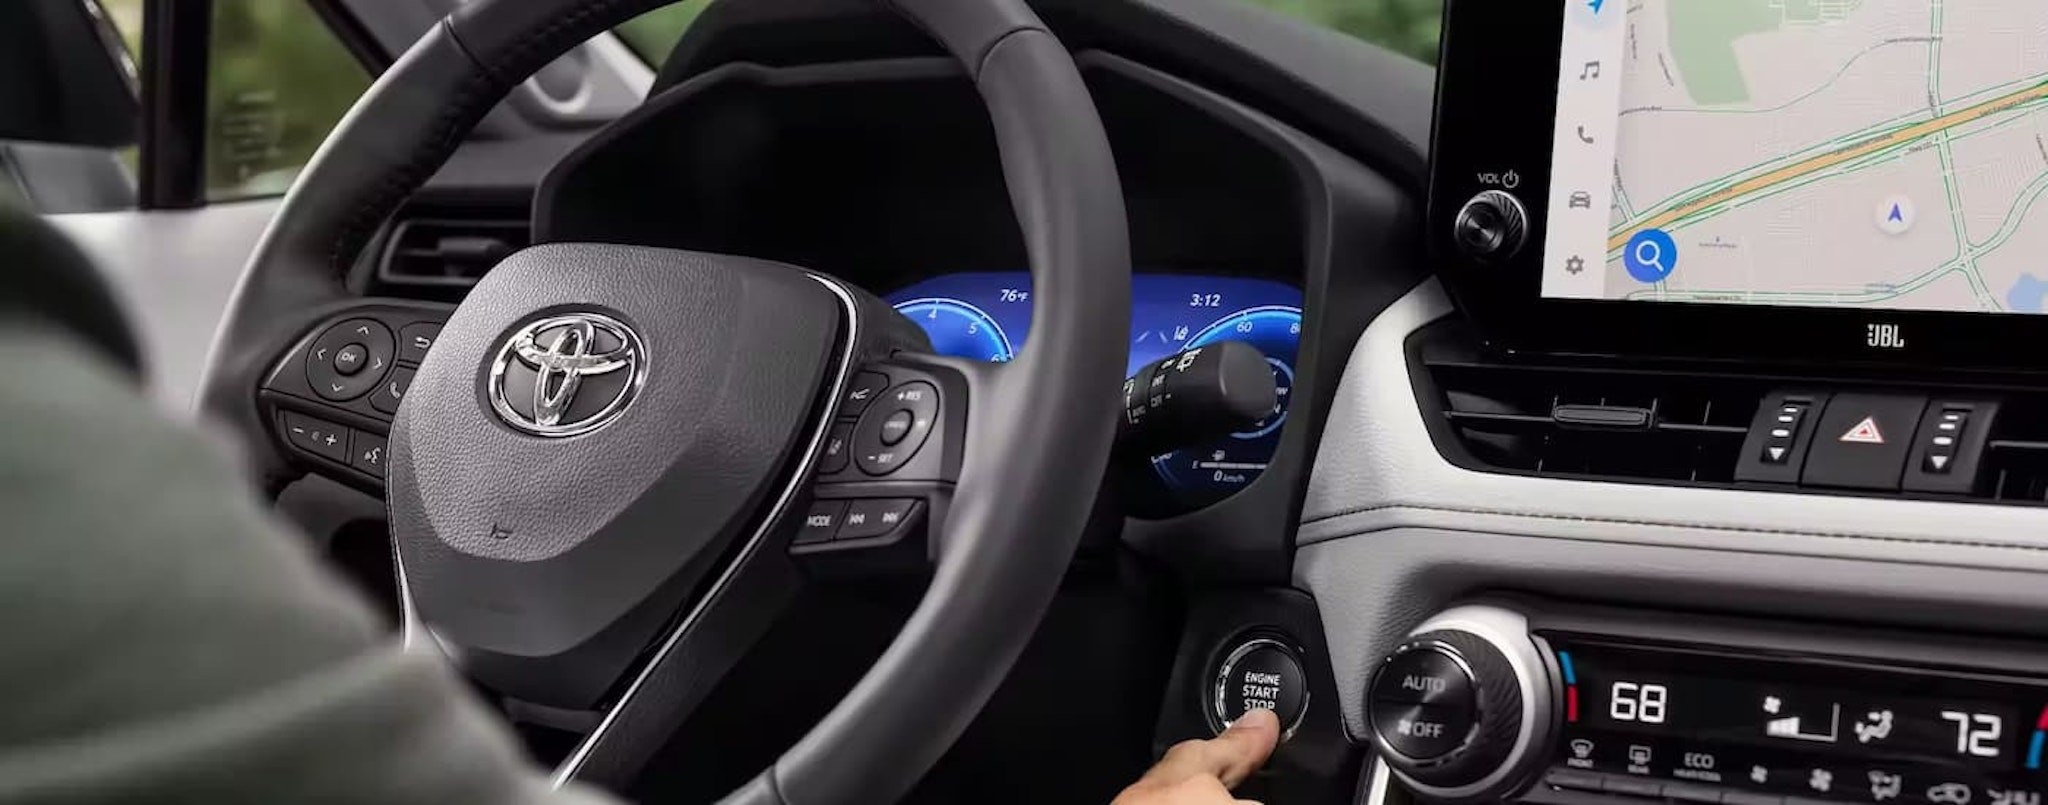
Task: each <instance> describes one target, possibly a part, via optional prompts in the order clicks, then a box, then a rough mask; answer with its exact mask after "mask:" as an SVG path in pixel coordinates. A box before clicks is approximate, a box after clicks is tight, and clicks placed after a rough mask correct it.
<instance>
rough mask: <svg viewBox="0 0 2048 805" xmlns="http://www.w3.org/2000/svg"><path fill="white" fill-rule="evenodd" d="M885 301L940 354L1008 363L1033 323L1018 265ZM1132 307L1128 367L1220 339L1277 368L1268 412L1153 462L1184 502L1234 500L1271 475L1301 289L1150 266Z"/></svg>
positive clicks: (929, 284) (907, 290)
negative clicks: (1237, 343)
mask: <svg viewBox="0 0 2048 805" xmlns="http://www.w3.org/2000/svg"><path fill="white" fill-rule="evenodd" d="M885 298H886V299H887V300H888V302H889V303H890V304H891V305H894V306H895V307H896V309H897V310H898V311H900V312H902V313H903V315H905V316H906V317H908V318H909V319H910V320H911V321H913V322H916V323H917V324H918V326H919V327H922V328H923V329H924V331H925V334H926V335H928V336H930V337H931V341H932V347H933V348H934V349H935V350H936V351H937V352H938V353H939V354H941V355H948V356H952V357H957V358H969V359H973V360H981V361H991V362H1003V361H1008V360H1010V359H1011V358H1013V357H1015V356H1016V355H1017V352H1018V350H1020V349H1023V348H1024V345H1025V339H1026V337H1027V336H1028V335H1029V334H1030V330H1031V275H1030V274H1027V273H1025V272H1021V271H992V272H967V273H956V274H943V275H940V276H936V277H931V278H929V279H925V280H922V281H920V282H917V283H915V284H912V285H909V286H907V287H903V288H900V289H898V290H896V291H894V292H892V293H890V294H888V295H887V296H886V297H885ZM1131 304H1132V309H1131V339H1130V343H1129V347H1128V349H1129V355H1130V357H1129V360H1128V363H1127V364H1126V366H1125V373H1126V374H1131V373H1135V372H1136V371H1137V370H1138V369H1139V368H1140V367H1143V366H1145V365H1146V364H1149V363H1152V362H1153V361H1156V360H1159V359H1160V358H1164V357H1166V356H1168V355H1174V354H1177V353H1180V352H1184V351H1187V350H1191V349H1197V348H1200V347H1203V346H1207V345H1210V344H1214V343H1218V342H1222V341H1240V342H1243V343H1246V344H1250V345H1251V346H1253V347H1256V348H1257V349H1258V350H1259V352H1261V353H1263V354H1264V355H1265V356H1266V362H1267V364H1268V365H1270V366H1271V367H1272V370H1273V384H1274V388H1275V391H1276V392H1277V397H1278V402H1276V403H1275V404H1274V406H1273V412H1272V415H1271V416H1268V417H1266V418H1264V419H1261V420H1259V421H1258V422H1255V423H1253V424H1251V425H1249V426H1247V427H1246V428H1245V429H1243V430H1241V431H1238V432H1236V433H1232V434H1230V436H1228V437H1227V438H1223V439H1219V440H1216V441H1214V442H1211V443H1208V444H1202V445H1191V446H1188V447H1184V448H1182V449H1179V450H1175V451H1173V452H1170V453H1165V454H1162V455H1158V456H1153V457H1152V459H1151V469H1152V472H1153V473H1154V475H1155V476H1156V478H1157V480H1158V481H1159V482H1160V483H1161V484H1163V486H1164V487H1165V490H1166V493H1167V494H1168V495H1169V496H1171V497H1172V498H1173V499H1174V500H1175V502H1176V503H1179V504H1181V505H1182V506H1184V507H1196V506H1202V505H1206V504H1209V503H1213V502H1215V501H1218V500H1222V499H1223V498H1226V497H1229V496H1230V495H1232V494H1234V493H1236V492H1237V491H1238V490H1240V489H1243V488H1244V487H1245V486H1246V485H1248V484H1250V483H1251V482H1252V481H1254V480H1256V479H1258V477H1259V476H1260V475H1262V474H1264V473H1265V471H1266V468H1267V466H1268V465H1269V463H1270V462H1271V461H1272V458H1273V453H1274V450H1275V449H1276V448H1277V447H1278V446H1279V443H1280V431H1281V428H1282V426H1284V425H1285V424H1286V422H1287V410H1288V402H1289V399H1290V397H1291V396H1292V391H1293V387H1294V377H1295V368H1294V362H1295V355H1296V353H1297V352H1298V351H1299V349H1300V344H1301V323H1302V310H1301V305H1302V294H1301V290H1300V289H1298V288H1295V287H1292V286H1289V285H1285V284H1283V283H1280V282H1276V281H1273V280H1268V279H1258V278H1247V277H1226V276H1213V275H1200V274H1193V275H1190V274H1154V273H1144V274H1138V275H1136V276H1134V277H1132V279H1131Z"/></svg>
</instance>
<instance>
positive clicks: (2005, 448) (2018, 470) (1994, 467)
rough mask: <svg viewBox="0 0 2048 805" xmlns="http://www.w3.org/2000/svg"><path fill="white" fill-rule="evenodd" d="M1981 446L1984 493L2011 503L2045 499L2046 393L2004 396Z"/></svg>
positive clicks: (2047, 452) (2047, 459) (2047, 468)
mask: <svg viewBox="0 0 2048 805" xmlns="http://www.w3.org/2000/svg"><path fill="white" fill-rule="evenodd" d="M1985 448H1986V449H1985V451H1984V465H1985V466H1984V473H1983V475H1984V478H1985V479H1986V481H1987V483H1986V485H1985V487H1984V489H1983V492H1984V494H1985V496H1987V497H1989V498H1991V499H1993V500H1998V501H2003V502H2011V503H2043V502H2048V394H2043V393H2040V392H2035V393H2032V394H2027V395H2024V396H2022V395H2014V396H2008V397H2006V398H2005V401H2004V405H2003V406H2002V407H2001V408H2000V410H1999V414H1998V426H1997V428H1996V429H1994V430H1993V431H1992V438H1991V443H1990V444H1988V445H1986V446H1985Z"/></svg>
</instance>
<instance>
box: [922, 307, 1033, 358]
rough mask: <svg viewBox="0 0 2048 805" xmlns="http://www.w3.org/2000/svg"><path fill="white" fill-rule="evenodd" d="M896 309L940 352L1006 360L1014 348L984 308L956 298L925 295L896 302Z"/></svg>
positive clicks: (958, 356) (1012, 356)
mask: <svg viewBox="0 0 2048 805" xmlns="http://www.w3.org/2000/svg"><path fill="white" fill-rule="evenodd" d="M896 310H897V312H900V313H902V314H903V315H904V316H907V317H909V318H910V320H911V321H914V322H917V326H919V327H922V328H924V332H925V335H928V336H930V337H931V339H932V349H933V350H935V351H937V352H938V353H939V354H940V355H951V356H954V357H957V358H974V359H976V360H983V361H994V362H996V363H1007V362H1009V360H1010V359H1011V358H1014V357H1016V355H1017V350H1016V348H1015V347H1013V346H1011V345H1010V338H1009V336H1007V335H1004V334H1003V326H1002V325H1000V324H997V323H996V320H995V319H994V318H993V317H991V316H989V315H988V313H987V312H986V311H983V310H982V309H981V308H978V307H975V306H974V305H971V304H968V303H967V302H964V301H961V300H959V299H948V298H944V297H926V298H924V299H912V300H910V301H908V302H898V303H897V304H896Z"/></svg>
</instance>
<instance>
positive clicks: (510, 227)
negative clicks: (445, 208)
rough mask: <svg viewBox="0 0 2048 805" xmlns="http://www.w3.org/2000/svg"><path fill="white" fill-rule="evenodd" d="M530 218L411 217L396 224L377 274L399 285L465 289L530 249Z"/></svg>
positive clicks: (382, 279)
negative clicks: (519, 252) (516, 255)
mask: <svg viewBox="0 0 2048 805" xmlns="http://www.w3.org/2000/svg"><path fill="white" fill-rule="evenodd" d="M530 239H531V236H530V235H529V229H528V226H527V223H526V222H525V221H521V220H510V219H483V218H476V219H460V218H410V219H406V220H402V221H399V222H398V223H397V224H396V225H395V226H393V227H392V229H391V236H390V238H389V240H388V241H387V242H386V244H385V248H384V257H383V259H382V260H381V261H379V262H378V265H377V279H378V280H379V281H380V282H383V283H386V284H389V285H397V286H415V287H418V286H431V287H437V288H447V287H456V288H466V287H469V286H471V285H475V284H476V281H477V279H479V278H481V277H482V276H483V275H484V272H486V271H489V270H490V269H491V266H494V265H497V264H498V261H499V260H503V259H504V258H505V257H506V256H507V255H509V254H511V253H513V252H515V251H518V250H520V249H523V248H526V246H527V244H528V241H529V240H530Z"/></svg>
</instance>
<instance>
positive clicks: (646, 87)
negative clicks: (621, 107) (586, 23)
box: [583, 31, 654, 98]
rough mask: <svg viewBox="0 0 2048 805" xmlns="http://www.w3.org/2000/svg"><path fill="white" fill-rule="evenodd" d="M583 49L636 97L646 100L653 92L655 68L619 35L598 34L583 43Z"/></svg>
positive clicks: (608, 32) (610, 33) (609, 33)
mask: <svg viewBox="0 0 2048 805" xmlns="http://www.w3.org/2000/svg"><path fill="white" fill-rule="evenodd" d="M583 47H585V48H587V49H588V50H589V52H590V54H591V55H593V56H595V57H597V61H600V62H603V63H604V65H605V66H606V67H609V68H611V71H612V74H613V75H616V76H618V77H619V80H620V81H621V82H624V83H625V85H626V88H627V89H630V90H632V91H633V94H634V95H635V96H637V97H640V98H645V97H647V93H648V92H651V91H653V89H654V68H653V67H651V66H649V65H648V64H647V62H645V61H642V60H641V59H640V54H638V53H634V52H633V49H632V48H631V47H628V46H627V45H626V43H625V42H621V41H619V37H618V35H617V34H614V33H612V32H610V31H606V32H604V33H601V34H598V35H596V36H593V37H591V38H590V41H588V42H585V43H583Z"/></svg>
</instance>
